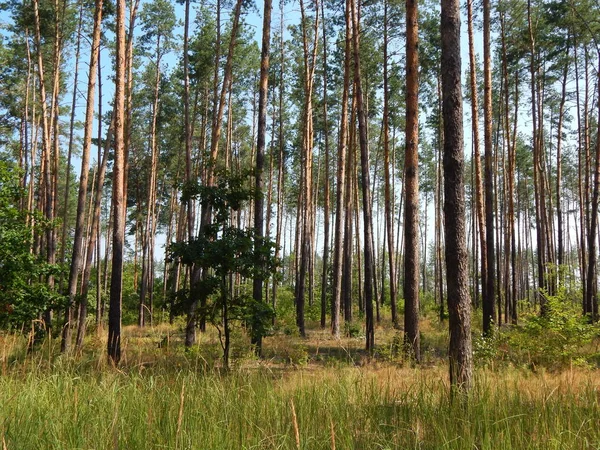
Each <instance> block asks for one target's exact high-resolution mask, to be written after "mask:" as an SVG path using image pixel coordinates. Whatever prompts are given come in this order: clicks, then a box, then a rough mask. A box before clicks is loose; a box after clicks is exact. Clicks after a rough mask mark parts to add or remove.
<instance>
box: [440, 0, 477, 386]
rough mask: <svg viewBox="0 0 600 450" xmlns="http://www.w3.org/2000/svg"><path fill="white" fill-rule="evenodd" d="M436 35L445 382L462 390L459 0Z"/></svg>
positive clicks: (466, 370) (467, 360) (465, 360)
mask: <svg viewBox="0 0 600 450" xmlns="http://www.w3.org/2000/svg"><path fill="white" fill-rule="evenodd" d="M441 38H442V65H441V66H442V95H443V115H444V218H445V235H446V271H447V280H448V281H447V284H448V286H447V287H448V313H449V327H450V347H449V356H450V382H451V384H452V386H453V387H456V388H458V389H459V390H468V389H469V388H470V387H471V385H472V378H473V355H472V346H471V302H470V299H469V290H468V289H469V287H468V274H467V271H468V255H467V249H466V242H465V200H464V184H463V172H464V156H463V152H464V151H463V124H462V121H463V119H462V118H463V108H462V91H461V65H460V5H459V2H458V1H457V0H442V11H441Z"/></svg>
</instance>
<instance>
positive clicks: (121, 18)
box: [107, 0, 126, 365]
mask: <svg viewBox="0 0 600 450" xmlns="http://www.w3.org/2000/svg"><path fill="white" fill-rule="evenodd" d="M116 32H117V53H116V58H117V59H116V64H115V66H116V82H115V103H114V108H115V161H114V166H113V193H112V203H113V236H112V241H113V245H112V251H113V254H112V269H111V276H110V310H109V314H108V349H107V350H108V358H109V360H110V362H111V363H112V364H114V365H117V364H118V363H119V360H120V359H121V300H122V283H123V250H124V241H125V211H126V205H125V203H124V202H123V199H124V191H123V187H124V181H125V177H126V174H125V172H124V168H125V158H124V156H125V153H124V142H125V139H124V135H123V132H124V119H125V0H117V30H116Z"/></svg>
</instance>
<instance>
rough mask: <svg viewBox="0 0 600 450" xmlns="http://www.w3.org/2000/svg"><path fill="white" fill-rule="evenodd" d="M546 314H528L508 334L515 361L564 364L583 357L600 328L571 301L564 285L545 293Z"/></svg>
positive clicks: (536, 363) (550, 364) (547, 364)
mask: <svg viewBox="0 0 600 450" xmlns="http://www.w3.org/2000/svg"><path fill="white" fill-rule="evenodd" d="M546 302H547V303H546V311H545V314H543V315H538V314H527V315H524V316H523V317H522V319H521V324H520V325H519V326H518V327H516V328H515V329H514V330H513V331H511V332H509V333H508V334H507V342H508V345H509V346H510V347H511V348H512V349H513V350H514V352H511V353H513V358H514V359H515V360H516V361H515V362H519V363H529V364H533V365H543V366H546V367H552V366H564V365H567V364H571V363H572V361H573V360H578V359H580V358H583V357H584V350H585V349H584V347H585V346H586V345H589V344H590V343H591V342H592V340H593V339H594V338H595V337H597V336H598V333H599V331H600V328H599V327H598V325H597V324H591V323H590V322H589V320H588V318H587V317H582V316H581V314H580V310H579V305H578V304H577V303H575V302H572V301H570V299H569V298H568V296H567V293H566V291H565V290H564V289H563V288H560V289H559V292H558V293H557V294H556V295H554V296H551V295H546Z"/></svg>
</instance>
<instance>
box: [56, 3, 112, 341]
mask: <svg viewBox="0 0 600 450" xmlns="http://www.w3.org/2000/svg"><path fill="white" fill-rule="evenodd" d="M95 3H96V4H95V7H94V30H93V33H92V47H91V53H90V69H89V74H88V89H87V100H86V107H85V122H84V123H85V128H84V133H83V149H82V153H81V173H80V176H79V194H78V196H77V216H76V219H75V236H74V238H73V255H72V257H71V268H70V271H69V286H68V295H69V304H68V306H67V312H66V317H65V325H64V328H63V336H62V343H61V350H62V351H63V352H68V351H69V350H70V346H71V330H72V323H71V322H72V321H73V310H74V307H75V295H76V294H77V279H78V276H79V272H80V270H81V267H82V263H83V257H84V247H83V239H84V235H83V234H84V233H83V231H84V230H83V227H84V221H85V201H86V198H87V190H88V174H89V166H90V153H91V149H92V133H93V126H94V96H95V93H96V71H97V69H98V53H99V50H100V36H101V28H102V5H103V0H96V2H95ZM67 180H68V177H67ZM98 191H100V192H101V191H102V187H101V185H100V183H98ZM65 197H67V196H66V195H65ZM65 200H66V199H65ZM92 227H93V225H92ZM93 248H94V247H93V246H91V247H88V253H90V254H91V253H92V250H93ZM90 259H91V258H90ZM89 265H90V264H89V263H88V266H89ZM84 312H85V311H84ZM80 320H84V321H85V317H83V318H80Z"/></svg>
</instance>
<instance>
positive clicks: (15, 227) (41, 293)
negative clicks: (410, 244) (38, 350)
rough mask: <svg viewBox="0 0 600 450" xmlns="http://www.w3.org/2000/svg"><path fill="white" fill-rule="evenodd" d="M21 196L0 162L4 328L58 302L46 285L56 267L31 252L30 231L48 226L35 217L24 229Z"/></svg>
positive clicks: (13, 174)
mask: <svg viewBox="0 0 600 450" xmlns="http://www.w3.org/2000/svg"><path fill="white" fill-rule="evenodd" d="M24 195H25V193H24V191H23V190H22V188H21V187H20V186H19V175H18V171H17V170H16V168H15V167H14V166H12V165H10V164H8V163H5V162H2V161H0V324H1V325H4V326H6V325H12V326H20V325H22V324H24V323H25V322H27V321H30V320H33V319H35V318H36V317H37V316H38V315H39V314H40V313H41V312H43V311H45V310H46V309H47V308H49V307H51V306H56V305H58V304H59V303H60V301H61V297H60V296H58V295H57V294H56V293H54V292H53V291H52V290H51V289H50V287H49V286H48V284H47V283H46V280H47V277H48V276H50V275H56V274H57V273H58V266H56V265H50V264H47V263H45V262H44V261H43V260H42V259H41V258H39V257H38V256H36V255H34V254H33V253H32V252H31V249H32V245H33V232H42V231H44V229H45V228H46V227H47V226H50V225H49V224H47V223H44V222H43V220H42V218H41V217H38V216H35V217H33V219H34V222H35V224H36V225H35V226H34V228H33V229H32V228H30V227H28V226H27V223H26V219H27V216H28V214H27V213H26V212H24V211H23V210H22V209H21V208H20V201H21V199H22V198H23V196H24Z"/></svg>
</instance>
